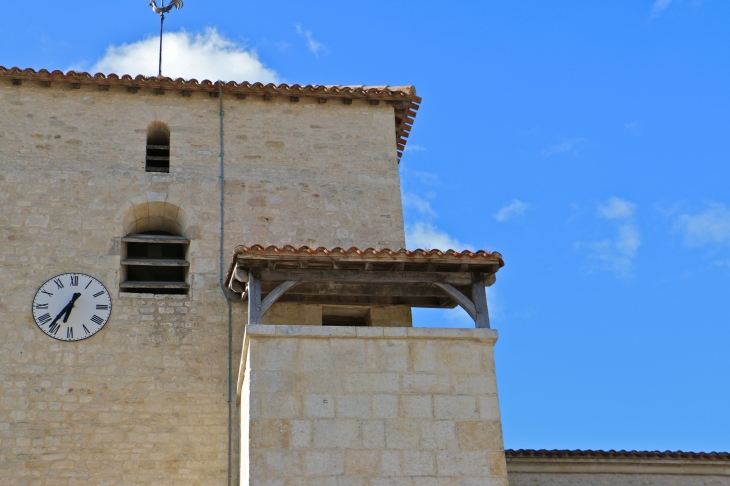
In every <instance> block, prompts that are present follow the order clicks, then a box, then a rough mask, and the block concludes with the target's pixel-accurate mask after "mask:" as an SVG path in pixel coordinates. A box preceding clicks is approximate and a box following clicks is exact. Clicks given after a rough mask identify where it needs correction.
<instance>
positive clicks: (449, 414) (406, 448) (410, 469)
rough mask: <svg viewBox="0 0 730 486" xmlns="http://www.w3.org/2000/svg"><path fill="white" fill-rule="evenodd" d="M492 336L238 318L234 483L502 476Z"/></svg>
mask: <svg viewBox="0 0 730 486" xmlns="http://www.w3.org/2000/svg"><path fill="white" fill-rule="evenodd" d="M496 338H497V332H496V331H494V330H491V329H414V328H368V327H359V328H347V327H342V328H338V327H326V328H322V327H319V328H317V327H303V326H266V325H260V326H249V328H248V329H247V339H248V342H249V347H248V354H247V362H246V370H245V377H244V383H243V389H242V393H241V395H242V396H241V410H243V411H244V416H243V418H242V421H241V427H242V446H241V449H242V456H243V457H244V458H245V457H248V458H249V460H248V461H245V460H244V461H243V462H242V473H241V477H242V479H243V481H242V482H243V484H250V485H251V486H264V485H266V486H269V485H299V486H307V485H311V486H315V485H316V486H447V485H448V486H457V485H458V486H477V485H480V486H481V485H490V486H507V471H506V468H505V459H504V452H503V442H502V427H501V422H500V415H499V403H498V397H497V386H496V376H495V371H494V354H493V347H494V343H495V341H496ZM247 410H248V411H249V414H246V413H245V411H247ZM247 479H248V481H247Z"/></svg>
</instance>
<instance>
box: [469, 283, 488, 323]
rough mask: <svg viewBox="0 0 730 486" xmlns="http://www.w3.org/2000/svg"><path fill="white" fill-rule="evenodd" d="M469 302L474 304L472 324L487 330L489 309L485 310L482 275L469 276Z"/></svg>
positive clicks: (485, 302)
mask: <svg viewBox="0 0 730 486" xmlns="http://www.w3.org/2000/svg"><path fill="white" fill-rule="evenodd" d="M471 280H472V282H473V283H472V285H471V300H472V302H473V303H474V308H475V311H476V316H475V317H474V323H475V324H476V327H478V328H485V329H489V309H488V308H487V291H486V290H485V289H484V274H482V273H476V272H475V273H472V274H471Z"/></svg>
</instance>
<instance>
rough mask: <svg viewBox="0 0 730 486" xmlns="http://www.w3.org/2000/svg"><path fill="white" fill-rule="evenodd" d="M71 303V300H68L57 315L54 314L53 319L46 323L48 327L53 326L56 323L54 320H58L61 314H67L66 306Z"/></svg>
mask: <svg viewBox="0 0 730 486" xmlns="http://www.w3.org/2000/svg"><path fill="white" fill-rule="evenodd" d="M71 305H72V302H69V303H68V304H66V307H64V308H63V309H61V312H59V313H58V315H57V316H56V318H55V319H53V320H52V321H51V323H50V324H48V327H53V325H54V324H55V323H56V321H58V320H59V319H60V318H61V316H62V315H64V314H67V313H68V308H69V306H71Z"/></svg>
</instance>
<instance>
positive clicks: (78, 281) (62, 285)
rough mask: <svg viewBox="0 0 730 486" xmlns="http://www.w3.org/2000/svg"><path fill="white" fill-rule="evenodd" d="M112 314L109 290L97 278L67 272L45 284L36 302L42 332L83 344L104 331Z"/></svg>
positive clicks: (34, 311)
mask: <svg viewBox="0 0 730 486" xmlns="http://www.w3.org/2000/svg"><path fill="white" fill-rule="evenodd" d="M111 313H112V299H111V296H110V295H109V291H108V290H107V289H106V287H104V285H103V284H102V283H101V282H99V281H98V280H97V279H95V278H94V277H90V276H89V275H84V274H83V273H64V274H61V275H57V276H55V277H53V278H51V279H49V280H48V281H47V282H46V283H44V284H43V285H42V286H41V288H40V289H38V292H36V294H35V298H34V299H33V319H35V323H36V324H38V327H39V328H40V329H41V331H43V332H45V333H46V334H48V335H49V336H51V337H52V338H55V339H59V340H61V341H80V340H81V339H86V338H87V337H91V336H93V335H94V334H96V333H97V332H99V331H101V328H102V327H104V325H105V324H106V322H107V321H108V320H109V316H110V315H111Z"/></svg>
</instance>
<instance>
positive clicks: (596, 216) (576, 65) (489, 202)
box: [0, 0, 730, 451]
mask: <svg viewBox="0 0 730 486" xmlns="http://www.w3.org/2000/svg"><path fill="white" fill-rule="evenodd" d="M5 3H6V4H5V5H3V9H2V10H3V17H4V21H3V22H2V25H1V26H0V65H4V66H19V67H33V68H36V69H39V68H47V69H62V70H65V69H70V68H76V69H82V70H94V69H102V70H104V69H106V70H112V69H116V68H117V67H120V66H122V67H125V68H126V69H128V70H134V69H137V70H138V71H139V72H145V73H150V74H156V72H155V70H156V64H155V59H156V50H155V49H156V47H154V45H155V43H156V39H155V38H154V35H156V32H157V29H158V28H159V24H158V18H157V16H156V15H154V14H152V13H151V12H150V10H149V8H148V7H147V6H146V3H145V2H144V0H139V1H138V2H133V1H125V2H118V3H102V2H96V3H89V2H70V1H62V0H56V1H53V2H50V1H44V0H38V1H36V2H33V3H32V8H28V5H29V4H27V3H22V2H5ZM728 19H730V2H726V1H721V0H706V1H700V0H684V1H681V0H657V1H653V0H647V1H637V0H630V1H629V0H621V1H619V0H617V1H611V2H585V1H569V0H564V1H562V2H544V1H537V0H535V1H513V2H502V1H491V0H484V1H479V2H459V1H455V2H450V3H447V4H444V3H442V2H440V3H438V4H437V3H435V2H414V1H401V2H397V3H393V2H368V3H365V4H363V3H362V2H358V3H354V2H353V3H348V2H344V3H340V4H337V5H336V6H335V5H334V4H331V5H330V4H322V6H317V7H315V6H313V4H311V3H306V2H288V1H279V2H276V3H275V4H266V3H262V2H239V1H229V2H204V1H202V0H186V2H185V6H184V8H183V9H182V10H179V11H174V12H172V13H171V14H170V15H169V16H168V17H167V20H166V22H165V24H166V30H167V31H168V32H171V33H173V34H174V35H171V36H170V37H169V41H168V43H167V44H166V47H168V49H169V51H166V52H170V53H171V54H170V57H169V59H168V60H167V62H166V64H165V65H164V66H163V73H166V74H169V75H181V76H184V77H197V78H205V77H208V78H211V79H216V78H217V77H223V78H228V79H235V80H238V81H243V80H249V81H258V80H274V81H282V82H290V83H299V84H306V83H316V84H375V85H380V84H390V85H400V84H414V85H416V87H417V88H418V93H419V95H421V96H423V98H424V101H423V104H422V108H421V110H420V111H419V114H418V117H417V119H416V123H415V126H414V130H413V131H412V134H411V137H410V141H409V143H408V149H407V152H406V154H405V155H404V157H403V160H402V163H401V175H402V179H403V195H404V206H405V212H406V224H407V232H408V243H409V247H414V246H431V247H441V246H446V245H448V246H456V247H459V246H461V247H471V248H486V249H493V250H498V251H500V252H501V253H502V254H503V255H504V258H505V261H506V266H505V267H504V268H503V269H502V270H501V271H500V272H499V275H498V281H497V284H496V285H495V286H494V287H492V288H490V289H489V299H490V306H491V313H492V323H493V326H494V327H496V328H498V329H499V331H500V340H499V343H498V345H497V370H498V380H499V387H500V399H501V404H502V414H503V420H504V434H505V445H506V447H508V448H571V449H575V448H582V449H588V448H593V449H661V450H666V449H672V450H676V449H681V450H692V451H713V450H716V451H720V450H723V451H727V450H730V414H727V413H726V408H727V406H728V403H730V380H729V379H728V371H729V370H730V350H728V347H729V346H730V317H729V316H730V296H729V295H728V293H729V292H728V290H729V289H730V285H729V284H730V191H729V190H728V181H730V165H729V164H728V159H729V156H730V136H729V135H730V134H729V133H728V132H729V129H730V91H729V90H728V86H729V85H730V84H729V82H730V29H728ZM183 29H184V30H185V32H182V30H183ZM150 36H153V37H152V38H151V39H150ZM145 39H147V40H146V41H145ZM124 44H126V47H123V45H124ZM150 46H152V47H150ZM110 48H111V49H110ZM183 51H185V52H186V55H185V56H182V55H178V56H175V55H173V54H172V53H175V52H183ZM130 74H137V73H136V72H131V73H130ZM256 78H259V79H256ZM464 316H465V314H464V313H463V312H462V311H460V310H458V309H457V310H455V311H452V312H448V313H443V312H437V311H420V312H417V313H416V318H417V323H418V324H420V325H431V326H434V325H436V326H441V325H443V326H468V325H469V321H468V320H467V319H465V317H464Z"/></svg>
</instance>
